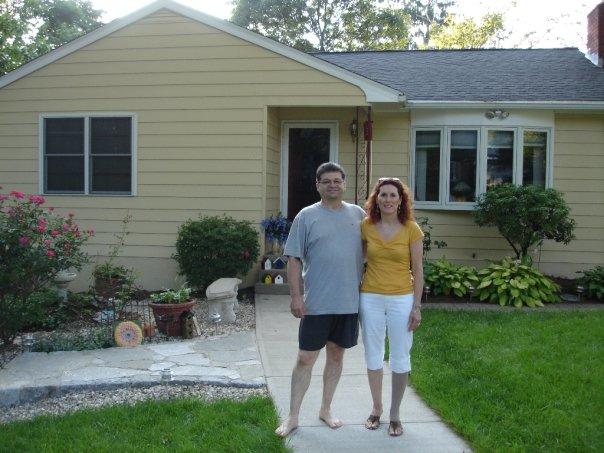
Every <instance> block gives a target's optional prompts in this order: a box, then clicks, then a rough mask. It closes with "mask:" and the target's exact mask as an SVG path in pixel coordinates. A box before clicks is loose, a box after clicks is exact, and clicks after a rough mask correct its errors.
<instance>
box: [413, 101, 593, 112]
mask: <svg viewBox="0 0 604 453" xmlns="http://www.w3.org/2000/svg"><path fill="white" fill-rule="evenodd" d="M407 106H408V107H409V108H415V109H421V108H426V109H428V108H430V109H439V108H441V109H453V108H474V109H481V108H498V107H499V108H502V107H507V108H517V109H556V110H604V101H535V102H532V101H503V102H492V101H488V102H487V101H485V102H483V101H407Z"/></svg>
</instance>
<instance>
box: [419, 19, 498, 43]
mask: <svg viewBox="0 0 604 453" xmlns="http://www.w3.org/2000/svg"><path fill="white" fill-rule="evenodd" d="M506 37H507V34H506V33H505V32H504V24H503V14H501V13H490V14H487V15H485V16H484V17H483V18H482V23H477V22H476V21H475V20H474V19H471V18H465V19H461V20H456V18H455V17H454V16H452V15H449V16H447V18H446V19H445V22H444V23H443V24H442V25H437V26H435V27H434V30H433V32H432V35H431V37H430V42H429V44H428V47H430V48H436V49H477V48H481V47H495V46H496V44H497V43H498V42H500V41H502V40H503V39H505V38H506Z"/></svg>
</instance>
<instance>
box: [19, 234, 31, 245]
mask: <svg viewBox="0 0 604 453" xmlns="http://www.w3.org/2000/svg"><path fill="white" fill-rule="evenodd" d="M27 244H29V238H28V237H27V236H21V237H20V238H19V245H20V246H21V247H27Z"/></svg>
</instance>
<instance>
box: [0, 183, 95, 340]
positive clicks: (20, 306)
mask: <svg viewBox="0 0 604 453" xmlns="http://www.w3.org/2000/svg"><path fill="white" fill-rule="evenodd" d="M0 189H2V187H0ZM45 203H46V200H45V199H44V197H42V196H40V195H29V196H26V195H25V194H24V193H23V192H19V191H16V190H13V191H11V192H10V193H9V194H8V195H5V194H0V312H2V313H3V316H0V339H2V341H3V342H4V343H5V344H7V343H10V342H12V340H13V339H14V337H15V336H16V334H17V333H18V332H19V330H18V329H19V326H21V325H22V324H23V321H24V320H23V318H24V317H27V316H28V315H27V313H29V312H30V311H31V310H29V308H28V307H27V304H28V300H29V299H30V295H31V294H33V293H34V292H36V291H40V290H41V289H42V288H43V287H44V286H46V285H47V284H48V283H49V282H50V281H52V279H53V278H54V277H55V276H56V274H57V273H58V272H59V271H61V270H64V269H69V268H75V269H77V270H80V269H81V268H82V265H84V264H85V263H86V262H88V255H87V254H86V253H85V252H84V251H83V250H82V245H83V244H84V243H85V242H86V241H87V240H88V238H89V237H90V236H92V235H93V234H94V232H93V231H92V230H88V231H84V232H83V231H80V228H79V226H78V224H77V223H76V222H75V220H74V214H73V213H69V214H68V215H67V216H66V217H63V216H60V215H58V214H57V213H55V212H54V209H53V208H52V207H44V206H43V205H44V204H45ZM5 309H6V310H5Z"/></svg>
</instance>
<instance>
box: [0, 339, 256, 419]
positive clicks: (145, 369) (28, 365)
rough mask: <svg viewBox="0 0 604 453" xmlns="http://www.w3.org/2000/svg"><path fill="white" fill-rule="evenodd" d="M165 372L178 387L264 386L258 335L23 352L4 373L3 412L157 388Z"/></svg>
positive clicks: (0, 387) (0, 384)
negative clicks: (83, 392) (44, 401)
mask: <svg viewBox="0 0 604 453" xmlns="http://www.w3.org/2000/svg"><path fill="white" fill-rule="evenodd" d="M166 368H169V369H170V370H171V372H172V382H173V383H176V384H178V383H182V384H190V383H206V384H216V385H229V386H237V387H261V386H263V385H264V384H265V380H264V376H263V369H262V365H261V363H260V356H259V354H258V349H257V348H256V344H255V335H254V332H235V333H232V334H229V335H222V336H216V337H209V338H204V339H201V338H197V339H193V340H186V341H178V342H166V343H158V344H145V345H142V346H138V347H136V348H109V349H95V350H91V351H65V352H52V353H50V354H47V353H45V352H28V353H24V354H22V355H20V356H19V357H17V358H15V359H14V360H12V361H11V362H9V363H8V364H7V366H6V368H4V369H0V407H2V406H9V405H12V404H17V403H24V402H28V401H34V400H36V399H39V398H43V397H46V396H51V395H59V394H61V393H65V392H67V391H71V390H78V389H94V388H111V387H123V386H127V385H132V386H148V385H153V384H157V383H158V382H160V377H161V376H160V375H161V370H163V369H166Z"/></svg>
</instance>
